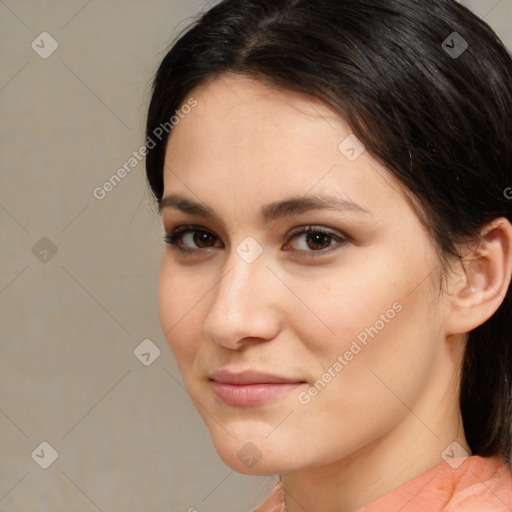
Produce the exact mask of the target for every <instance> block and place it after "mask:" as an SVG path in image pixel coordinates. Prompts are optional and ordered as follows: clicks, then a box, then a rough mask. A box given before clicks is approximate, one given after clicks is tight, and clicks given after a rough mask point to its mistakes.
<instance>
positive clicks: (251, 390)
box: [211, 381, 302, 407]
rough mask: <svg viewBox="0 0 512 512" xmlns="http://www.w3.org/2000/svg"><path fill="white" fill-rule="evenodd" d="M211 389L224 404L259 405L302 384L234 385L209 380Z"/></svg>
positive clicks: (239, 405)
mask: <svg viewBox="0 0 512 512" xmlns="http://www.w3.org/2000/svg"><path fill="white" fill-rule="evenodd" d="M211 385H212V387H213V391H215V394H216V395H217V396H218V397H219V398H220V399H221V400H222V401H223V402H224V403H226V404H228V405H234V406H238V407H244V406H250V405H261V404H264V403H266V402H271V401H272V400H275V399H277V398H279V397H281V396H283V395H285V394H286V393H288V392H289V391H292V390H294V389H296V388H297V387H299V386H301V385H302V384H301V383H299V382H290V383H283V384H274V383H269V384H246V385H235V384H225V383H222V382H215V381H211Z"/></svg>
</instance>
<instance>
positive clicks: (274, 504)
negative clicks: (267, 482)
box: [253, 482, 284, 512]
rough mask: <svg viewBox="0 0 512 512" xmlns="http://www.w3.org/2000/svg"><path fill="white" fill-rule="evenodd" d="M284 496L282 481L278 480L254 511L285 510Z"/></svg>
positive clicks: (270, 511)
mask: <svg viewBox="0 0 512 512" xmlns="http://www.w3.org/2000/svg"><path fill="white" fill-rule="evenodd" d="M283 510H284V498H283V488H282V484H281V482H278V483H277V484H276V486H275V487H274V488H273V489H272V492H271V493H270V494H269V495H268V496H267V497H266V498H265V500H264V501H263V502H262V503H261V504H260V505H259V506H258V507H256V508H255V509H254V511H253V512H283Z"/></svg>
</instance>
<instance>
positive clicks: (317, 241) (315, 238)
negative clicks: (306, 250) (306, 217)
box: [307, 233, 329, 249]
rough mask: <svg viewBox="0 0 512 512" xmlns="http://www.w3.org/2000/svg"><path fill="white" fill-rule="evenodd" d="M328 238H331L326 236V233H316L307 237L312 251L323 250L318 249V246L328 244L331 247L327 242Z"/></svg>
mask: <svg viewBox="0 0 512 512" xmlns="http://www.w3.org/2000/svg"><path fill="white" fill-rule="evenodd" d="M328 238H329V235H326V234H325V233H314V234H309V235H308V236H307V242H308V244H309V245H310V248H311V249H322V247H318V245H320V246H324V245H326V244H327V245H329V244H328V241H326V239H328ZM311 245H313V246H316V247H311Z"/></svg>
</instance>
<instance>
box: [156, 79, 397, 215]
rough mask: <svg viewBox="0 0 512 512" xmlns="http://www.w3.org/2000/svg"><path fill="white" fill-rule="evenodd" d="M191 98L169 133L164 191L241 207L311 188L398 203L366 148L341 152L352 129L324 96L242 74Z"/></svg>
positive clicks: (364, 201)
mask: <svg viewBox="0 0 512 512" xmlns="http://www.w3.org/2000/svg"><path fill="white" fill-rule="evenodd" d="M189 98H194V100H195V101H197V106H196V107H195V108H194V109H192V110H191V111H190V113H188V114H186V115H185V116H183V119H181V120H180V122H179V124H177V125H176V126H175V127H174V128H173V130H172V132H171V136H170V137H169V141H168V146H167V152H166V165H165V169H164V195H168V194H169V193H179V194H181V195H187V196H188V197H189V198H190V199H194V200H195V201H199V202H205V203H208V202H209V201H207V198H208V197H211V196H212V194H214V195H216V196H219V197H220V196H222V201H223V205H224V206H226V207H229V206H233V207H234V206H235V205H236V207H237V208H238V210H240V211H241V210H242V208H245V209H247V208H248V207H249V206H250V205H252V204H253V203H254V206H255V208H254V210H255V211H256V209H258V210H259V206H260V205H261V204H263V203H270V202H272V201H278V200H281V199H283V197H285V196H287V197H290V196H298V195H303V194H306V193H319V194H330V195H335V196H338V197H342V198H344V199H348V200H351V199H353V200H354V201H356V202H359V203H360V204H368V202H373V203H375V202H376V201H377V202H383V201H385V200H386V199H390V200H391V201H395V202H396V197H395V196H396V194H397V190H399V188H398V187H397V182H396V180H393V177H392V176H391V175H390V174H389V172H388V171H387V170H386V169H385V168H384V167H383V166H381V165H379V163H378V162H376V161H375V160H374V159H372V158H371V157H370V156H369V155H368V154H367V152H365V151H364V146H363V153H362V154H361V156H360V157H359V158H357V159H355V160H350V159H348V158H347V155H345V154H343V152H342V151H341V150H340V145H341V146H343V143H344V141H345V140H346V139H347V137H353V135H351V129H350V127H349V126H348V125H347V124H346V123H345V121H344V120H343V119H342V118H341V116H339V114H337V113H335V112H334V111H333V110H332V109H331V108H330V107H328V106H327V105H326V104H325V102H323V101H322V100H320V99H318V98H315V97H313V96H310V95H307V94H303V93H297V92H293V91H287V90H283V89H277V88H273V87H270V86H268V85H266V84H263V83H261V82H258V81H255V80H253V79H250V78H247V77H243V76H237V75H225V76H220V77H217V78H215V79H213V80H211V81H209V82H207V83H204V84H202V85H201V86H199V87H197V88H195V89H194V90H192V91H191V92H190V94H189V95H188V97H187V98H186V99H185V102H186V101H187V100H188V99H189ZM356 149H358V148H356ZM383 187H387V189H388V190H386V191H383V190H382V188H383ZM390 189H391V190H390ZM256 206H258V208H256ZM217 209H218V208H217Z"/></svg>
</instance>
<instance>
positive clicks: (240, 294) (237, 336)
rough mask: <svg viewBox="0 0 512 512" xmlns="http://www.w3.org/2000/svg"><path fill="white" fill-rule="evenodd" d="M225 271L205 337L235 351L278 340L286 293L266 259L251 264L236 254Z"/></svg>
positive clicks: (214, 294)
mask: <svg viewBox="0 0 512 512" xmlns="http://www.w3.org/2000/svg"><path fill="white" fill-rule="evenodd" d="M223 269H224V272H223V274H222V277H221V278H220V280H219V282H218V284H217V286H216V287H215V288H214V290H212V295H211V296H213V299H212V300H213V302H212V303H211V306H210V309H209V311H208V314H207V316H206V319H205V322H204V333H205V335H206V336H207V337H208V338H210V339H211V340H213V341H214V342H215V343H217V344H218V345H221V346H223V347H226V348H229V349H232V350H237V349H240V348H241V347H243V346H246V345H247V343H248V342H250V341H252V342H255V341H260V342H261V341H268V340H271V339H273V338H275V337H276V336H277V334H278V332H279V329H280V318H279V304H278V300H279V296H280V295H281V296H282V292H283V290H282V289H281V290H279V285H280V284H281V283H280V282H279V280H278V279H277V278H276V276H275V275H274V274H273V273H272V272H271V271H270V270H269V268H268V267H267V265H266V261H265V259H264V258H263V256H260V257H259V258H258V259H257V260H256V261H254V262H252V263H247V262H246V261H244V260H243V259H242V258H241V257H240V256H239V255H238V254H236V253H235V252H233V254H232V255H231V256H230V258H229V259H228V260H227V261H226V265H225V266H224V267H223ZM281 287H282V284H281ZM279 292H281V294H279Z"/></svg>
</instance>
